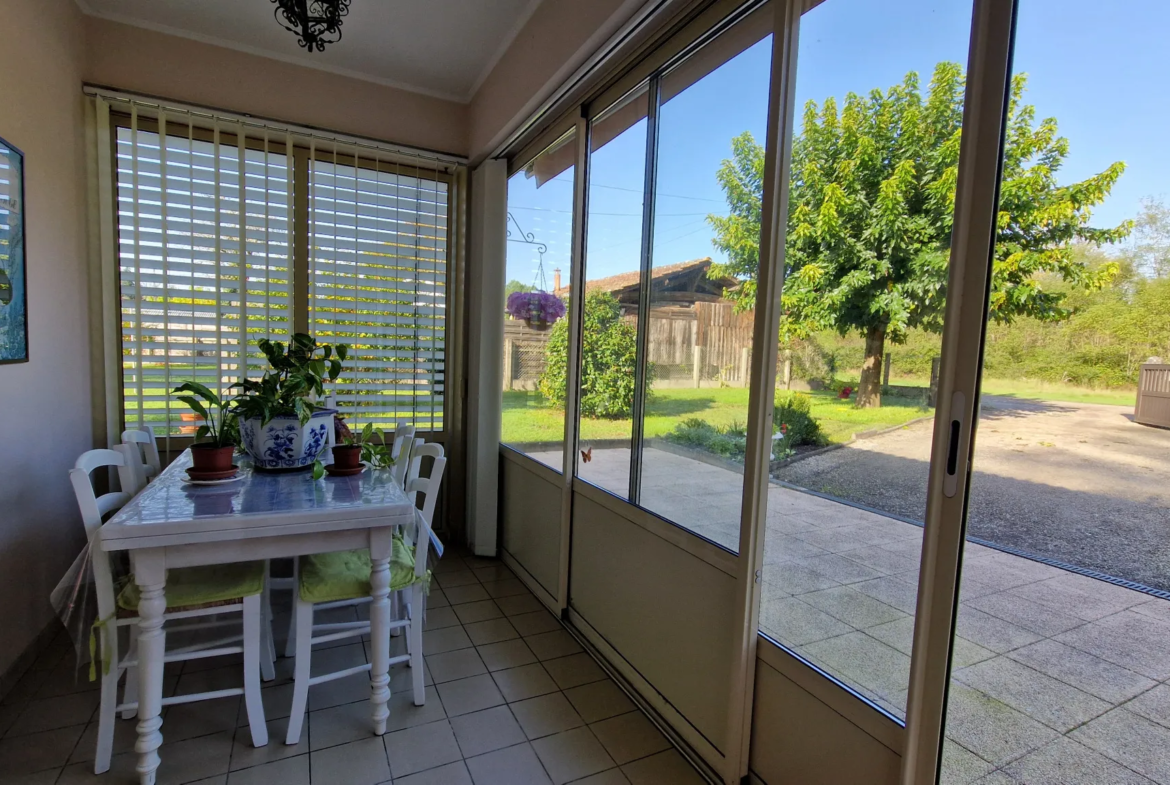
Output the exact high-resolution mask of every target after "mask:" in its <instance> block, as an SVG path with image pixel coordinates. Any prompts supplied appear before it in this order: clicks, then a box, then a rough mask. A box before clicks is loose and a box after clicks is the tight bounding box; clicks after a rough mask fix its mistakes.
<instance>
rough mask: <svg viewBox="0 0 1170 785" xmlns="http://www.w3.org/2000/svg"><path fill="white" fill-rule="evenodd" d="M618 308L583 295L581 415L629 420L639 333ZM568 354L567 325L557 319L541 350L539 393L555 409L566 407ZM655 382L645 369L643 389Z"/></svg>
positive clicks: (603, 295)
mask: <svg viewBox="0 0 1170 785" xmlns="http://www.w3.org/2000/svg"><path fill="white" fill-rule="evenodd" d="M621 313H622V311H621V306H620V305H619V304H618V301H617V300H615V299H614V298H613V296H612V295H610V294H608V293H607V292H591V293H586V295H585V324H584V328H585V329H584V332H583V333H582V334H583V335H584V340H583V342H582V345H581V415H582V416H584V417H606V418H620V417H629V416H630V414H631V412H632V411H633V407H634V375H635V369H636V367H637V328H635V327H634V325H633V324H631V323H630V322H628V321H625V320H624V319H622V316H621ZM568 354H569V320H568V319H559V320H558V321H557V322H556V324H554V325H553V327H552V332H550V333H549V337H548V343H547V344H546V345H545V349H544V357H545V368H544V373H543V374H541V377H540V392H541V395H543V396H544V397H545V398H546V399H547V400H548V401H549V402H550V403H552V404H553V405H555V406H560V407H563V406H564V405H565V390H566V389H567V387H566V379H567V366H568ZM653 381H654V366H653V365H649V364H648V365H647V368H646V385H647V388H649V386H650V384H651V383H652V382H653Z"/></svg>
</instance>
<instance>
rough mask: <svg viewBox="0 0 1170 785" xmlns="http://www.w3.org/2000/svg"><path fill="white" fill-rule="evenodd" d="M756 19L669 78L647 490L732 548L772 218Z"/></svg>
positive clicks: (659, 182) (650, 503) (642, 499)
mask: <svg viewBox="0 0 1170 785" xmlns="http://www.w3.org/2000/svg"><path fill="white" fill-rule="evenodd" d="M756 17H758V18H756ZM756 17H753V18H750V19H748V20H747V21H746V22H744V23H741V24H739V25H737V26H736V27H735V28H733V29H731V30H730V31H728V32H727V33H725V34H723V35H722V36H720V37H719V38H717V39H715V40H714V41H713V42H711V43H710V44H708V45H707V46H706V47H704V48H703V49H701V50H699V51H698V52H696V53H695V54H694V55H692V56H691V57H690V58H688V59H687V60H686V61H684V62H683V63H681V64H679V66H677V67H676V68H675V69H674V70H672V71H670V72H669V73H668V74H666V75H665V76H664V77H663V79H662V106H661V108H660V110H659V114H658V123H659V131H658V165H657V170H656V182H655V190H654V243H653V257H652V258H653V264H652V267H651V278H650V297H649V301H650V313H649V319H648V324H647V337H646V355H647V357H646V359H647V393H646V418H645V421H644V422H643V424H642V439H643V449H642V466H641V471H642V477H641V485H640V496H639V499H638V503H639V504H640V505H641V506H642V507H645V508H646V509H648V510H651V511H653V512H655V513H657V514H658V515H661V516H662V517H663V518H666V519H667V520H669V521H671V522H672V523H676V524H678V525H680V526H683V527H685V528H687V529H690V530H691V531H693V532H695V533H696V534H699V535H701V536H703V537H705V538H707V539H709V540H711V541H713V542H716V543H718V544H719V545H722V546H723V547H725V548H727V549H729V550H733V551H734V550H738V548H739V521H740V509H741V499H742V493H743V460H744V451H745V448H746V442H747V434H746V427H747V410H748V393H749V390H748V382H749V376H750V362H751V351H752V328H753V324H754V322H755V310H754V308H753V305H754V303H753V302H752V300H751V297H750V295H749V294H748V293H745V292H744V291H743V284H744V282H745V281H747V280H749V279H750V278H753V277H754V276H755V273H756V269H757V266H758V258H759V226H760V223H759V202H758V201H755V202H751V203H745V201H744V200H742V199H741V197H740V191H741V189H743V188H750V187H752V183H751V182H749V181H747V180H745V179H744V176H745V175H747V176H748V177H750V176H751V175H750V170H751V168H752V166H753V165H754V163H759V164H761V165H762V161H763V142H764V138H765V133H766V125H767V115H768V85H769V81H770V75H771V59H772V58H771V52H772V38H771V35H769V34H768V33H769V32H770V25H769V24H767V23H768V22H770V17H769V18H767V19H765V18H764V17H763V16H761V15H759V14H757V15H756ZM749 159H751V160H752V163H748V160H749ZM756 159H758V160H756ZM745 165H746V167H747V168H746V169H745V168H744V167H745ZM745 249H750V250H745Z"/></svg>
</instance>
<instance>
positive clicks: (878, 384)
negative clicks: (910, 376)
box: [857, 327, 886, 409]
mask: <svg viewBox="0 0 1170 785" xmlns="http://www.w3.org/2000/svg"><path fill="white" fill-rule="evenodd" d="M885 347H886V328H885V327H870V328H869V331H868V332H867V333H866V334H865V362H864V363H863V364H862V366H861V382H860V383H859V384H858V385H857V406H858V408H860V409H869V408H876V407H878V406H881V405H882V355H883V354H885Z"/></svg>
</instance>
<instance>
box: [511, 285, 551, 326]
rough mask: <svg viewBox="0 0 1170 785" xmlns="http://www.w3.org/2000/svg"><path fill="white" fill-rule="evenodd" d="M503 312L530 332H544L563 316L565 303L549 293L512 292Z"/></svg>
mask: <svg viewBox="0 0 1170 785" xmlns="http://www.w3.org/2000/svg"><path fill="white" fill-rule="evenodd" d="M504 310H505V311H506V312H507V313H508V315H509V316H511V317H512V318H514V319H523V320H524V324H525V325H527V326H528V328H529V329H530V330H536V331H538V332H544V331H545V330H547V329H549V328H550V327H552V326H553V324H555V323H556V321H557V319H560V318H561V317H562V316H564V315H565V303H564V301H562V300H561V298H559V297H557V296H556V295H555V294H552V293H550V292H512V294H510V295H508V304H507V306H506V307H505V308H504Z"/></svg>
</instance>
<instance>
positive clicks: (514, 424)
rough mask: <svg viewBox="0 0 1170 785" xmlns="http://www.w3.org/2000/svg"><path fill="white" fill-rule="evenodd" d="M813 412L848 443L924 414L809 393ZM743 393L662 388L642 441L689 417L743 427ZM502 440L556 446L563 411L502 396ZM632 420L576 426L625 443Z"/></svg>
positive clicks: (832, 436) (914, 407) (904, 406)
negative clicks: (864, 406) (857, 404)
mask: <svg viewBox="0 0 1170 785" xmlns="http://www.w3.org/2000/svg"><path fill="white" fill-rule="evenodd" d="M809 395H811V396H812V399H813V403H812V414H813V416H814V417H816V418H817V420H819V421H820V424H821V428H822V430H823V431H824V432H825V435H826V436H827V437H828V438H829V441H831V442H845V441H848V440H849V439H850V438H851V437H852V436H853V434H854V433H857V432H859V431H868V430H872V429H875V428H888V427H892V426H895V425H900V424H901V423H905V422H908V421H910V420H913V419H915V418H918V417H923V416H926V415H927V414H929V410H928V409H925V408H923V407H921V406H919V405H918V401H917V400H913V401H912V400H908V399H906V398H899V397H896V396H886V397H885V398H884V399H883V405H882V407H881V408H880V409H858V408H856V407H855V406H854V405H853V403H852V402H851V401H842V400H838V399H837V397H836V395H835V394H833V393H829V392H814V393H809ZM747 406H748V391H747V390H746V389H743V388H719V389H716V388H711V389H698V390H696V389H693V388H684V389H666V390H659V391H657V392H655V393H654V395H653V397H652V398H651V399H650V402H649V403H648V404H647V406H646V432H645V434H644V436H645V438H650V439H652V438H655V437H659V436H665V435H666V434H667V433H669V432H670V431H672V430H673V429H674V427H675V425H677V424H678V423H679V422H681V421H682V420H685V419H687V418H690V417H697V418H698V419H701V420H706V421H707V422H709V423H710V424H711V425H715V426H728V425H731V424H733V423H739V424H741V425H746V424H747ZM502 420H503V421H502V430H503V441H505V442H511V443H531V442H558V441H560V440H561V439H562V438H563V435H564V412H562V411H560V410H559V409H553V408H550V407H547V406H544V405H543V402H542V399H541V398H540V396H539V395H538V394H537V393H524V392H506V393H504V410H503V418H502ZM632 427H633V424H632V422H631V420H628V419H625V420H591V419H586V420H584V421H583V422H582V424H581V442H582V443H583V444H584V443H588V442H589V441H592V440H601V439H629V438H630V432H631V429H632Z"/></svg>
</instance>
